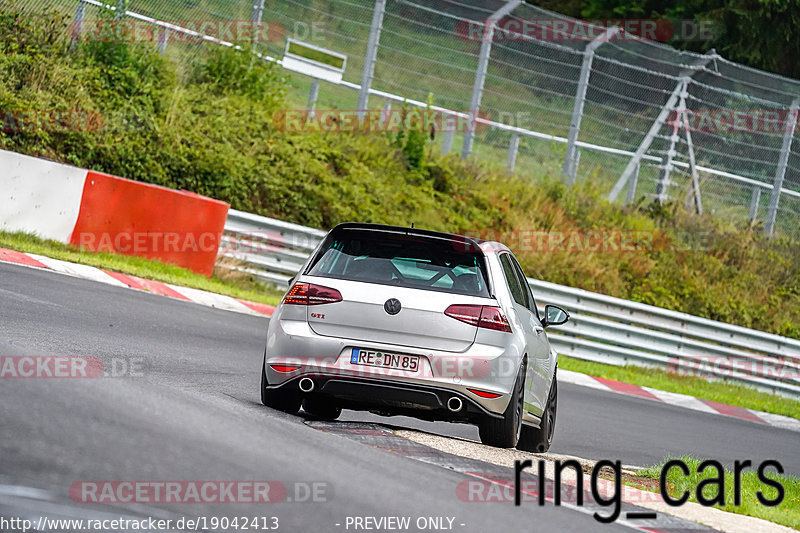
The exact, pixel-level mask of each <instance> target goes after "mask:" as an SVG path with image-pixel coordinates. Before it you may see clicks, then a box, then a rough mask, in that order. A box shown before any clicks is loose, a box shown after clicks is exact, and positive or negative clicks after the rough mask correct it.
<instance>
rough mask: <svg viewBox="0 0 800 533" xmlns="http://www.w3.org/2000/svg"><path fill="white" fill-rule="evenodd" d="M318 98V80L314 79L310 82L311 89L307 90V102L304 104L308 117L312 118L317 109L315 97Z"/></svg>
mask: <svg viewBox="0 0 800 533" xmlns="http://www.w3.org/2000/svg"><path fill="white" fill-rule="evenodd" d="M318 96H319V80H318V79H317V78H314V81H312V82H311V88H310V89H309V90H308V102H307V103H306V110H307V111H308V116H309V117H312V118H313V117H314V111H315V110H316V109H317V97H318Z"/></svg>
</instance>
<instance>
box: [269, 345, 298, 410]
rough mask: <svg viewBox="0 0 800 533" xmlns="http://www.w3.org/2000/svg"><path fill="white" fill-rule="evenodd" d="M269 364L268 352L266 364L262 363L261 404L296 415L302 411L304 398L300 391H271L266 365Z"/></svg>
mask: <svg viewBox="0 0 800 533" xmlns="http://www.w3.org/2000/svg"><path fill="white" fill-rule="evenodd" d="M266 363H267V352H266V351H265V352H264V362H263V363H261V403H262V404H264V405H266V406H267V407H272V408H273V409H277V410H278V411H283V412H285V413H290V414H296V413H297V411H299V410H300V403H301V402H302V400H303V398H302V397H301V396H300V392H299V391H293V390H280V389H277V390H269V389H267V386H268V385H269V383H268V382H267V372H266V370H265V369H264V365H265V364H266Z"/></svg>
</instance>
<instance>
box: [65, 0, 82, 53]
mask: <svg viewBox="0 0 800 533" xmlns="http://www.w3.org/2000/svg"><path fill="white" fill-rule="evenodd" d="M85 18H86V4H84V3H83V0H79V1H78V7H77V8H75V17H74V18H73V19H72V31H71V32H70V35H69V40H70V43H69V44H70V47H72V46H73V45H74V44H75V43H76V42H78V41H80V40H81V29H82V28H83V20H84V19H85Z"/></svg>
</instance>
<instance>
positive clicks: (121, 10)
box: [114, 0, 128, 20]
mask: <svg viewBox="0 0 800 533" xmlns="http://www.w3.org/2000/svg"><path fill="white" fill-rule="evenodd" d="M127 6H128V2H127V0H117V9H116V11H115V12H114V19H115V20H122V19H124V18H125V15H126V14H127V13H128V10H127Z"/></svg>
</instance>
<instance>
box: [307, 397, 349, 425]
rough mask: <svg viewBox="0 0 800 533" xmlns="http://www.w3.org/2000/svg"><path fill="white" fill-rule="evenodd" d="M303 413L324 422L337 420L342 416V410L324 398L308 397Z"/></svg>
mask: <svg viewBox="0 0 800 533" xmlns="http://www.w3.org/2000/svg"><path fill="white" fill-rule="evenodd" d="M303 411H305V412H306V413H308V414H309V415H311V416H313V417H314V418H319V419H322V420H336V419H337V418H339V415H341V414H342V408H341V407H339V406H338V405H336V404H335V403H333V402H332V401H331V399H330V398H325V397H324V396H306V398H305V399H304V400H303Z"/></svg>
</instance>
